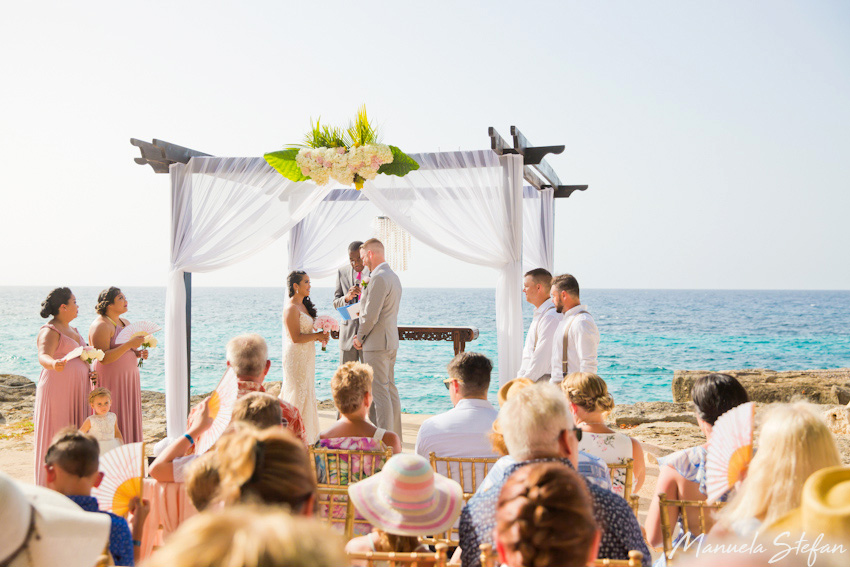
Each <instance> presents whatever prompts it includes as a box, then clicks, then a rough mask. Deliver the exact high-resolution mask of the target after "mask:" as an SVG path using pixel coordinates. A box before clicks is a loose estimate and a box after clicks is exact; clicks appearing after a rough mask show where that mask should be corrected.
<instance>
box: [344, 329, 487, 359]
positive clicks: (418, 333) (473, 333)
mask: <svg viewBox="0 0 850 567" xmlns="http://www.w3.org/2000/svg"><path fill="white" fill-rule="evenodd" d="M331 336H332V337H333V338H335V339H338V338H339V333H338V332H337V331H334V332H332V333H331ZM477 338H478V329H476V328H475V327H431V326H424V325H407V326H405V327H399V328H398V339H399V340H400V341H451V342H452V343H453V344H454V347H455V355H458V354H460V353H462V352H463V351H464V350H466V343H468V342H470V341H474V340H475V339H477Z"/></svg>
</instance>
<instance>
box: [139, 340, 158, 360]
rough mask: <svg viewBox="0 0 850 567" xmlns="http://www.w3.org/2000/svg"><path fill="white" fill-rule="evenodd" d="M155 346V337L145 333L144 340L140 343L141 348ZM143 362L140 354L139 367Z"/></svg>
mask: <svg viewBox="0 0 850 567" xmlns="http://www.w3.org/2000/svg"><path fill="white" fill-rule="evenodd" d="M155 347H156V337H155V336H153V335H147V336H146V337H145V340H144V342H143V343H142V348H143V349H149V348H155ZM144 363H145V359H144V358H142V357H141V356H140V357H139V368H141V367H142V364H144Z"/></svg>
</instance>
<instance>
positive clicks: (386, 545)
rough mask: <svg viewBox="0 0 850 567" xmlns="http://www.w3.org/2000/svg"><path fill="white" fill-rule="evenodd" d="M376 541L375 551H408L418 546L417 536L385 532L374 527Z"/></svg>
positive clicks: (414, 549)
mask: <svg viewBox="0 0 850 567" xmlns="http://www.w3.org/2000/svg"><path fill="white" fill-rule="evenodd" d="M374 531H375V534H376V535H377V536H378V541H377V542H375V551H395V552H396V553H410V552H412V551H416V550H417V549H418V548H419V545H420V543H419V536H405V535H398V534H391V533H387V532H385V531H383V530H381V529H379V528H375V530H374Z"/></svg>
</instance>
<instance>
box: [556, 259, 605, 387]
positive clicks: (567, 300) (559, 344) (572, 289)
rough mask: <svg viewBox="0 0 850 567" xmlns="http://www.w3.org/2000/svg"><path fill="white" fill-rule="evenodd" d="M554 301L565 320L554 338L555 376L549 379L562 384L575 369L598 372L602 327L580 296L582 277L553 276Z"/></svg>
mask: <svg viewBox="0 0 850 567" xmlns="http://www.w3.org/2000/svg"><path fill="white" fill-rule="evenodd" d="M551 295H552V303H554V304H555V309H557V310H558V313H562V314H563V315H562V317H563V318H562V319H561V322H560V323H559V324H558V328H557V329H555V337H554V341H553V342H552V371H551V373H552V376H551V377H550V378H549V381H550V382H552V383H553V384H560V383H561V382H563V380H564V376H566V375H567V374H572V373H573V372H592V373H594V374H595V373H596V350H597V348H598V347H599V329H598V328H597V327H596V322H594V320H593V316H592V315H591V314H590V313H589V312H588V311H587V306H586V305H582V304H581V300H580V299H579V289H578V281H577V280H576V279H575V278H574V277H573V276H571V275H570V274H562V275H560V276H558V277H556V278H555V279H554V280H552V293H551Z"/></svg>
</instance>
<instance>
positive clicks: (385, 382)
mask: <svg viewBox="0 0 850 567" xmlns="http://www.w3.org/2000/svg"><path fill="white" fill-rule="evenodd" d="M361 302H362V304H363V305H362V306H361V308H360V328H359V330H358V331H357V337H358V338H359V339H360V342H361V343H363V362H365V363H366V364H368V365H369V366H371V367H372V372H373V373H374V375H375V378H374V380H373V381H372V397H373V398H374V401H373V402H372V407H371V408H370V409H369V417H370V418H371V419H372V422H373V423H374V424H375V425H377V426H378V427H382V428H384V429H388V430H390V431H393V432H395V433H396V434H397V435H398V436H399V438H401V400H399V397H398V389H396V386H395V357H396V351H397V350H398V306H399V303H401V281H400V280H399V279H398V276H397V275H396V274H395V272H393V271H392V269H391V268H390V266H389V264H387V263H383V264H381V265H380V266H377V267H376V268H375V271H374V272H372V275H371V277H370V280H369V285H368V286H367V287H366V289H365V290H364V292H363V297H362V299H361Z"/></svg>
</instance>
